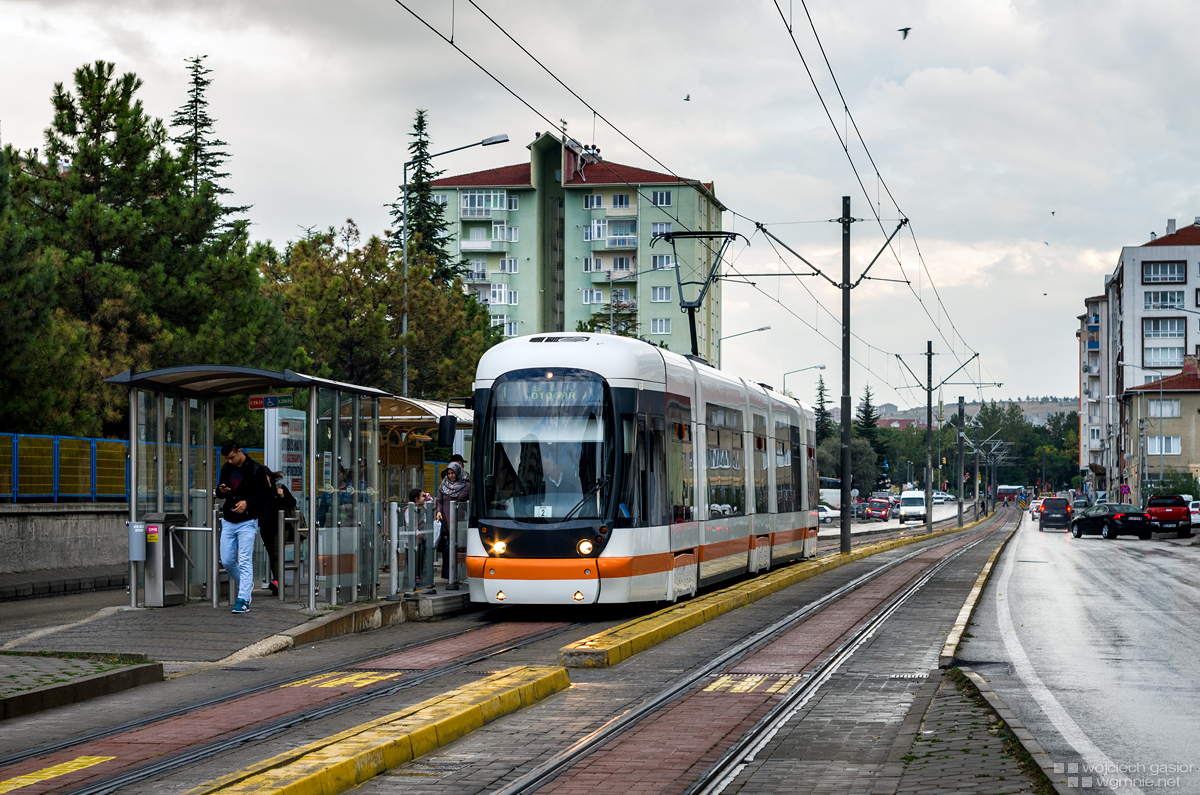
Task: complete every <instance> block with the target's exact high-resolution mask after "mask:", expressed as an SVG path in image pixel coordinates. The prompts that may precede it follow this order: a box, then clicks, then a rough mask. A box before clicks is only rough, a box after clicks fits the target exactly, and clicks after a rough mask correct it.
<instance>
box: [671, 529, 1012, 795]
mask: <svg viewBox="0 0 1200 795" xmlns="http://www.w3.org/2000/svg"><path fill="white" fill-rule="evenodd" d="M1007 518H1008V517H1007V516H1006V517H1005V520H1006V521H1004V522H1001V523H1000V528H999V529H1003V527H1004V525H1005V524H1006V523H1007ZM996 529H997V528H991V529H989V531H988V535H990V534H991V533H992V532H994V531H995V530H996ZM986 538H987V536H986V535H985V536H983V537H981V538H978V539H976V540H974V541H972V542H970V543H968V544H964V545H963V546H962V547H961V548H960V549H957V550H955V551H954V552H952V553H951V554H949V555H947V556H946V557H944V558H942V559H941V560H940V561H938V562H937V563H935V564H934V565H933V566H931V567H930V568H929V569H928V570H927V571H926V572H925V573H924V574H922V575H921V577H920V578H918V579H917V580H916V581H915V582H914V583H913V584H912V585H910V586H909V587H908V588H906V589H905V590H904V592H903V593H901V594H900V595H899V596H898V597H896V598H895V599H893V600H892V601H891V602H889V603H888V606H887V607H886V608H884V609H883V610H881V611H880V612H879V613H877V614H876V615H874V616H873V617H872V618H871V619H870V620H868V621H867V622H866V623H865V624H863V626H862V627H861V628H860V629H859V630H858V631H857V632H855V633H854V635H852V636H851V637H850V638H848V639H847V640H846V641H845V642H844V643H843V644H842V645H841V646H840V647H838V650H837V651H835V652H834V653H833V654H832V655H830V656H829V657H827V658H826V659H825V660H824V661H823V662H822V663H821V664H820V665H818V666H817V668H816V669H815V670H814V671H813V672H812V673H811V674H810V675H809V677H808V678H807V679H806V680H805V681H804V683H803V684H802V685H800V686H799V687H797V688H796V689H794V690H792V691H791V692H790V693H788V694H787V695H786V696H785V697H784V698H783V699H781V700H780V701H779V702H778V703H777V704H775V706H773V707H772V708H771V709H770V710H769V711H768V712H767V714H766V715H764V716H763V717H762V718H760V719H759V720H758V722H757V723H755V724H754V726H752V727H751V728H750V730H749V731H748V732H746V733H745V734H743V735H742V736H741V737H740V738H739V739H738V740H737V741H736V742H734V744H733V745H732V746H730V747H729V748H728V749H727V750H726V751H725V753H724V754H722V755H721V757H720V758H719V759H718V760H717V761H716V762H714V763H713V764H712V765H711V766H709V768H708V770H706V771H705V772H704V773H703V774H702V775H701V776H700V778H699V779H697V780H696V781H695V782H693V783H692V784H691V786H689V787H688V788H687V789H685V790H684V791H683V795H720V793H722V792H724V790H725V788H726V787H727V786H728V785H729V784H730V783H732V782H733V781H734V779H736V778H737V776H738V775H739V774H740V773H741V772H742V771H743V770H744V769H745V768H746V766H747V765H749V764H750V763H751V762H753V761H754V759H755V757H756V755H757V754H758V753H759V752H760V751H761V750H762V749H763V748H765V747H766V746H767V744H768V743H769V742H770V741H771V740H772V739H773V738H774V737H775V735H776V734H777V733H778V732H779V730H780V729H782V728H783V727H784V726H785V725H786V724H787V723H788V722H789V721H791V719H792V718H793V717H795V715H796V713H798V712H799V711H800V710H801V709H803V708H804V706H805V705H806V704H808V702H809V700H811V699H812V697H813V696H814V695H816V693H817V691H818V690H820V688H821V686H822V685H824V684H825V683H826V682H828V681H829V679H830V678H832V677H833V675H834V674H835V673H837V671H838V669H839V668H841V667H842V664H843V663H845V662H846V661H847V660H849V659H850V658H851V657H852V656H853V655H854V653H855V652H856V651H858V649H859V648H860V647H861V646H862V645H863V644H864V643H866V642H867V641H868V640H870V639H871V638H872V637H873V636H874V634H875V631H876V630H878V629H879V628H880V627H881V626H882V625H883V624H884V623H885V622H886V621H887V620H888V619H889V618H891V617H892V615H893V614H895V613H896V611H898V610H899V609H900V608H901V607H903V605H904V603H905V602H907V601H908V600H909V599H910V598H911V597H913V596H914V595H916V593H917V592H918V591H920V590H921V588H923V587H924V586H925V585H926V583H928V582H929V581H930V580H932V579H933V578H934V577H935V576H936V575H937V573H938V572H939V571H941V570H942V569H943V568H944V567H945V566H946V565H947V564H949V563H950V562H951V561H952V560H954V559H955V558H957V557H958V556H959V555H962V554H963V553H965V552H966V551H967V550H969V549H971V548H973V547H975V546H976V545H978V544H981V543H983V541H984V540H986Z"/></svg>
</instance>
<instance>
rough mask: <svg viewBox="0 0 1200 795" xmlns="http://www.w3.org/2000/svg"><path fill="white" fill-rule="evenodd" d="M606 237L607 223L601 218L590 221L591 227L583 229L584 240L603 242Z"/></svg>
mask: <svg viewBox="0 0 1200 795" xmlns="http://www.w3.org/2000/svg"><path fill="white" fill-rule="evenodd" d="M607 235H608V221H606V220H604V219H603V218H595V219H593V220H592V223H591V226H586V227H584V229H583V239H584V240H603V239H604V238H605V237H606V236H607Z"/></svg>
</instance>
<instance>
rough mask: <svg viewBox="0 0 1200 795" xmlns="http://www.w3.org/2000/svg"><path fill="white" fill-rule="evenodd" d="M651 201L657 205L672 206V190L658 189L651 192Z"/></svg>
mask: <svg viewBox="0 0 1200 795" xmlns="http://www.w3.org/2000/svg"><path fill="white" fill-rule="evenodd" d="M650 203H651V204H653V205H654V206H655V207H670V206H671V191H669V190H656V191H654V192H652V193H651V194H650Z"/></svg>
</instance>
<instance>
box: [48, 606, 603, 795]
mask: <svg viewBox="0 0 1200 795" xmlns="http://www.w3.org/2000/svg"><path fill="white" fill-rule="evenodd" d="M579 626H582V624H579V623H576V624H568V625H567V626H565V627H560V628H559V629H552V630H549V631H547V632H542V633H540V634H537V635H531V636H530V637H528V638H522V639H520V640H517V641H513V642H512V643H509V644H507V645H504V646H501V647H498V648H496V647H493V648H492V649H491V650H489V651H485V652H480V653H478V654H474V655H471V656H470V657H463V658H461V659H458V660H455V661H454V662H451V663H447V664H446V665H442V666H439V667H437V668H433V669H430V670H429V671H425V672H423V673H420V674H416V675H414V676H411V677H407V678H405V679H401V680H399V681H397V682H396V683H395V684H393V685H389V686H387V687H380V688H376V689H373V690H368V691H366V692H364V693H359V694H357V695H352V696H349V697H347V698H343V699H340V700H338V701H335V702H333V703H331V704H326V705H324V706H321V707H315V708H313V709H309V710H304V711H302V712H298V713H293V714H292V715H289V716H287V717H284V718H280V719H278V720H275V721H271V722H270V723H267V724H265V725H263V726H259V727H257V728H254V729H251V730H250V731H248V732H244V733H241V734H238V735H237V736H234V737H227V738H224V739H221V740H216V741H214V742H211V743H208V744H207V745H203V746H200V747H199V748H194V749H192V750H190V751H184V752H183V753H179V754H176V755H174V756H170V757H166V758H165V759H161V760H159V761H156V762H153V763H151V764H149V765H143V766H141V767H137V768H134V769H133V770H129V771H126V772H124V773H118V774H116V775H114V776H110V777H108V778H105V779H102V780H100V781H97V782H94V783H92V784H88V785H86V786H83V787H79V788H77V789H73V790H67V795H105V794H106V793H111V792H115V791H116V790H118V789H120V788H121V787H127V786H129V785H130V784H135V783H137V782H139V781H145V780H146V779H148V778H153V777H155V776H159V775H161V774H163V773H169V772H171V771H172V770H177V769H179V768H181V767H187V766H189V765H193V764H195V763H197V762H203V761H204V760H206V759H210V758H212V757H214V756H217V755H218V754H221V753H224V752H226V751H229V750H231V749H234V748H238V747H241V746H243V745H246V744H248V743H254V742H258V741H260V740H266V739H269V738H271V737H274V736H275V735H277V734H281V733H283V732H285V731H287V730H288V729H291V728H293V727H295V726H298V725H300V724H302V723H307V722H309V721H314V720H321V719H322V718H327V717H330V716H331V715H337V714H338V713H341V712H345V711H346V710H348V709H351V708H353V707H358V706H362V705H363V704H368V703H370V702H372V701H376V700H378V699H381V698H387V697H388V696H393V695H395V694H397V693H400V692H402V691H404V690H409V689H411V688H414V687H417V686H419V685H423V684H426V683H428V682H431V681H433V680H435V679H439V678H441V677H443V676H446V675H447V674H452V673H455V672H457V671H461V670H462V669H463V668H466V667H467V666H469V665H474V664H476V663H479V662H482V661H484V660H487V659H490V658H492V657H495V656H497V655H500V654H504V653H505V652H509V651H513V650H515V649H520V648H523V647H525V646H529V645H531V644H533V643H538V642H540V641H543V640H546V639H548V638H552V637H554V636H556V635H561V634H562V633H564V632H566V631H568V630H571V629H574V628H576V627H579ZM377 656H378V655H377Z"/></svg>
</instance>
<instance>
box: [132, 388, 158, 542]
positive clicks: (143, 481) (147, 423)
mask: <svg viewBox="0 0 1200 795" xmlns="http://www.w3.org/2000/svg"><path fill="white" fill-rule="evenodd" d="M137 403H138V410H137V442H136V444H137V507H136V512H137V518H138V520H142V519H145V518H146V514H148V513H154V512H155V511H157V510H158V467H157V465H156V464H155V461H156V459H157V456H158V444H157V442H158V401H157V400H155V399H154V393H153V392H147V391H145V390H144V389H139V390H138V393H137Z"/></svg>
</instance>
